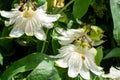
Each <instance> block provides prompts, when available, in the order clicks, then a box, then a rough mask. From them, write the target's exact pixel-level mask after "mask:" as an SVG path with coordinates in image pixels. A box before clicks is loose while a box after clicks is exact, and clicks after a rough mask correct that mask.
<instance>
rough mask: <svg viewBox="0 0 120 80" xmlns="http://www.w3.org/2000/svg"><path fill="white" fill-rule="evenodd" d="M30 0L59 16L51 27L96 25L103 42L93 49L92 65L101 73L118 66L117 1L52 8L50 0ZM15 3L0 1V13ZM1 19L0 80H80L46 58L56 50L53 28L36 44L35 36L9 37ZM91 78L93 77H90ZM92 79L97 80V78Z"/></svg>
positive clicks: (70, 2) (71, 1)
mask: <svg viewBox="0 0 120 80" xmlns="http://www.w3.org/2000/svg"><path fill="white" fill-rule="evenodd" d="M33 1H35V2H36V3H37V4H36V5H37V7H39V6H41V5H42V4H43V3H45V2H46V1H47V2H48V13H60V14H61V15H62V17H61V18H60V19H59V21H57V22H55V23H54V24H55V25H54V27H62V28H65V29H66V28H79V27H80V24H78V23H79V20H81V21H83V22H84V23H86V24H89V25H97V26H100V27H101V28H102V29H103V30H104V33H105V34H104V35H105V36H104V38H103V39H104V40H106V41H105V43H104V44H102V45H101V46H102V47H101V46H100V47H97V48H96V49H97V51H98V54H97V55H96V58H95V59H96V63H97V64H98V65H101V66H103V68H104V69H105V71H108V70H109V67H110V66H111V65H114V66H119V61H120V60H119V57H120V47H119V46H120V37H119V34H120V32H119V26H120V24H119V19H120V18H119V17H120V16H119V13H120V12H119V11H120V7H119V6H120V3H119V0H65V6H64V7H63V8H62V9H58V8H53V5H51V2H52V1H53V0H33ZM19 2H20V0H6V1H5V2H4V1H3V0H0V10H7V11H10V10H11V8H12V7H13V6H14V4H16V3H19ZM111 12H112V14H111ZM76 18H77V20H76ZM5 20H6V19H5V18H3V17H0V77H1V78H0V79H1V80H11V79H13V80H26V79H27V80H82V78H81V77H80V76H78V77H77V78H75V79H73V78H69V77H68V76H67V69H61V68H59V67H55V66H54V59H52V58H50V57H49V55H56V54H58V51H57V50H58V49H59V48H60V44H59V43H58V41H57V40H56V39H54V38H52V37H54V36H55V35H56V34H55V31H54V29H50V30H49V31H48V32H47V30H46V32H47V33H48V35H47V40H46V41H39V40H37V39H36V38H35V37H27V36H25V35H23V36H22V37H20V38H9V37H8V35H9V32H10V30H11V29H12V26H10V27H5V25H4V21H5ZM71 20H72V21H71ZM77 21H78V22H77ZM113 24H114V25H113ZM113 29H114V30H113ZM51 35H52V37H51ZM42 47H44V49H43V48H42ZM41 51H42V53H41ZM116 57H117V58H116ZM109 61H110V62H111V63H109ZM106 63H107V65H106ZM91 77H93V78H94V76H93V75H91ZM95 78H96V80H99V78H98V77H95ZM101 80H102V79H101Z"/></svg>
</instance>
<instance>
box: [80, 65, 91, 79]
mask: <svg viewBox="0 0 120 80" xmlns="http://www.w3.org/2000/svg"><path fill="white" fill-rule="evenodd" d="M79 73H80V75H81V76H82V77H83V78H84V79H90V73H89V70H88V69H87V68H86V67H85V65H84V63H83V64H82V67H81V69H80V71H79Z"/></svg>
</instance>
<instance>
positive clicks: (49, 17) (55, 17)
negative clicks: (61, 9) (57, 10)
mask: <svg viewBox="0 0 120 80" xmlns="http://www.w3.org/2000/svg"><path fill="white" fill-rule="evenodd" d="M41 17H43V19H42V20H43V22H45V23H51V22H55V21H57V20H58V19H59V17H60V14H56V15H49V14H44V15H42V16H41Z"/></svg>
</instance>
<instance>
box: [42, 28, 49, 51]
mask: <svg viewBox="0 0 120 80" xmlns="http://www.w3.org/2000/svg"><path fill="white" fill-rule="evenodd" d="M48 31H49V29H47V31H46V35H48ZM46 42H47V41H46V40H45V41H44V42H43V45H42V49H41V52H40V53H43V52H44V49H45V44H46Z"/></svg>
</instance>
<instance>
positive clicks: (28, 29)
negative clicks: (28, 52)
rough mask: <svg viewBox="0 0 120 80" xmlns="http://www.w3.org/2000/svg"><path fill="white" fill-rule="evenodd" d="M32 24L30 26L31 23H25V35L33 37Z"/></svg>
mask: <svg viewBox="0 0 120 80" xmlns="http://www.w3.org/2000/svg"><path fill="white" fill-rule="evenodd" d="M34 27H35V26H34V24H32V21H31V20H29V21H27V22H26V26H25V33H26V35H28V36H33V35H34V29H33V28H34Z"/></svg>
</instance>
